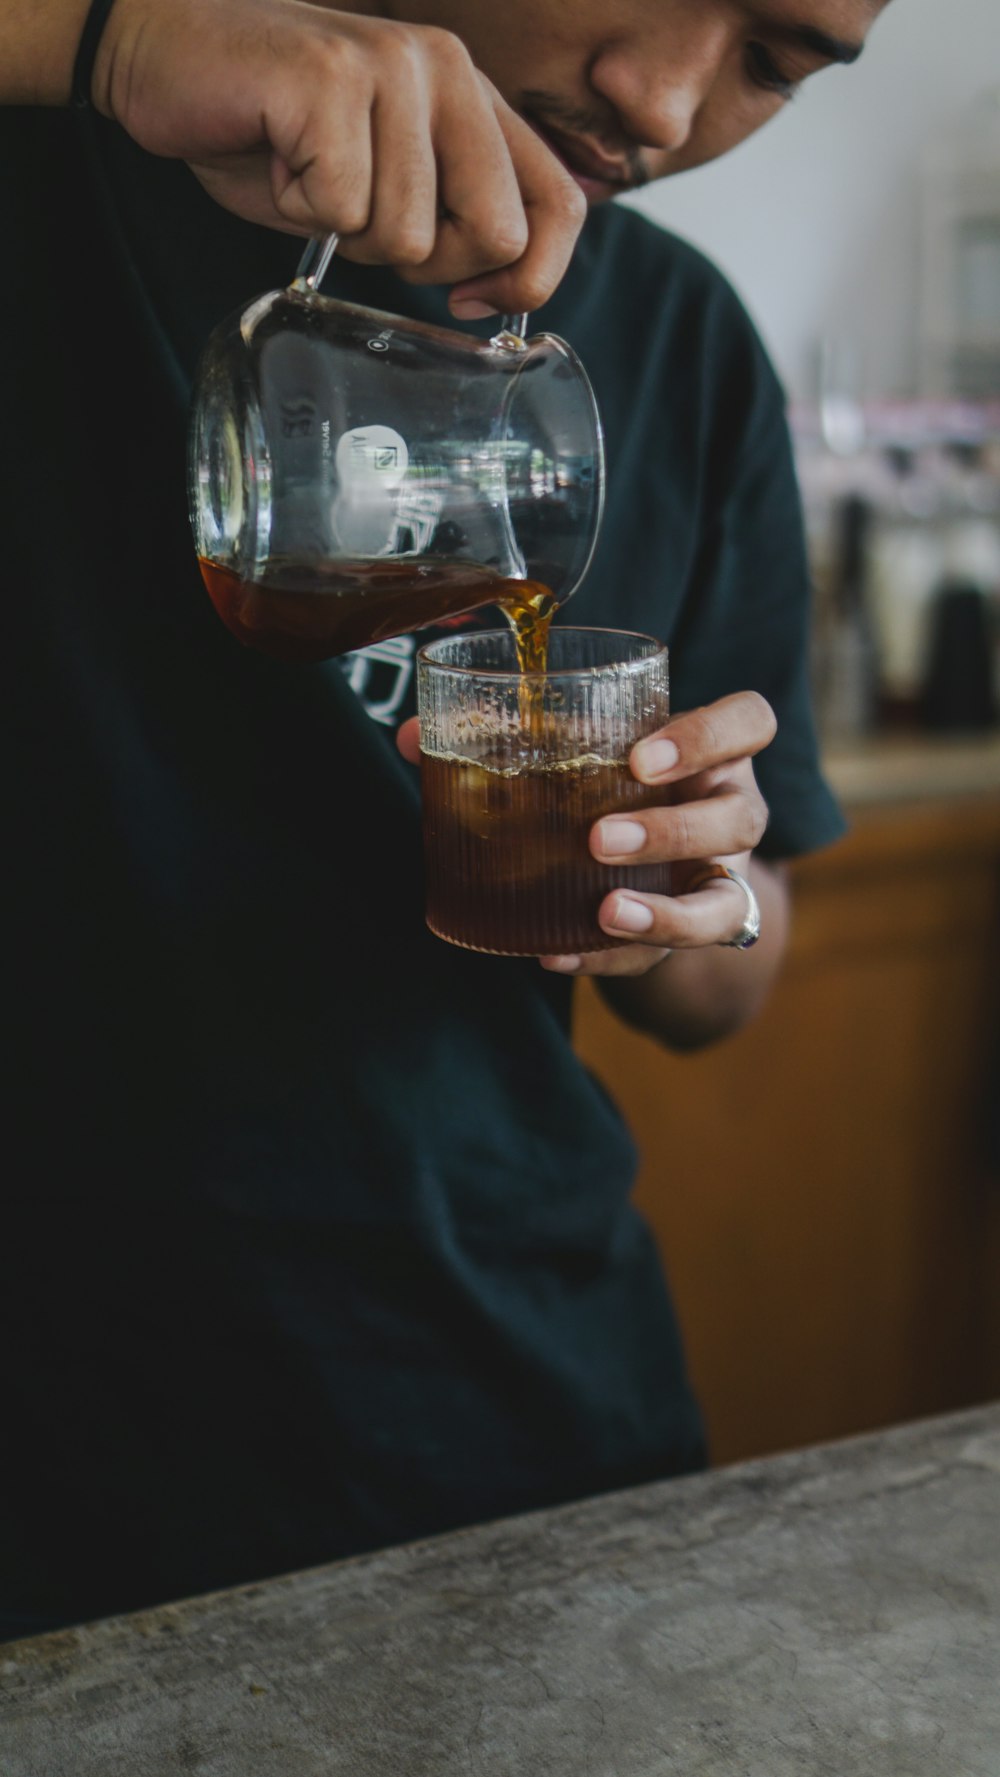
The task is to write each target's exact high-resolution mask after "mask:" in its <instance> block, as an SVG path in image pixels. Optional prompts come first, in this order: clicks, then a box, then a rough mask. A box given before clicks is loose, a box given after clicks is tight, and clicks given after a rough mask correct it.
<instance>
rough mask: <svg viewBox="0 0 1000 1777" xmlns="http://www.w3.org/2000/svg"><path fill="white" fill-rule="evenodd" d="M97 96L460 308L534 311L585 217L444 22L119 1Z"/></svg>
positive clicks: (246, 190)
mask: <svg viewBox="0 0 1000 1777" xmlns="http://www.w3.org/2000/svg"><path fill="white" fill-rule="evenodd" d="M73 10H74V11H75V12H76V13H77V14H78V11H79V8H78V7H77V8H75V9H73ZM92 97H93V102H94V104H95V105H96V106H97V108H98V109H99V110H100V111H101V112H102V113H104V115H105V116H108V117H112V118H114V119H115V120H116V121H117V122H118V123H119V124H121V125H122V127H123V128H124V129H125V130H127V131H128V134H129V135H130V136H132V137H133V138H134V140H135V141H136V142H138V143H139V144H140V145H141V146H142V147H143V148H146V149H148V150H149V151H150V152H151V153H153V154H159V155H164V156H168V157H170V158H173V159H179V160H185V161H187V162H188V164H189V165H190V167H191V168H192V170H193V171H194V173H195V174H196V175H197V177H198V178H199V179H200V181H201V183H202V185H203V186H204V187H205V189H206V191H207V192H208V193H209V194H210V196H212V197H213V198H215V199H216V201H217V202H218V203H220V204H222V205H224V206H225V208H226V209H228V210H232V211H234V212H235V214H236V215H238V216H243V217H245V218H246V219H247V220H248V221H251V222H257V223H262V224H263V225H264V226H266V227H270V228H278V229H284V230H286V231H288V232H290V233H292V234H300V235H314V234H326V233H329V232H331V231H333V230H335V231H336V232H337V233H338V234H339V235H340V236H341V237H342V240H341V246H340V251H341V252H342V253H343V254H344V256H345V257H346V258H349V259H355V260H359V261H362V262H364V263H366V264H386V265H392V266H395V267H396V268H397V269H398V270H399V271H400V272H401V273H402V275H403V276H404V277H407V278H409V279H411V280H412V281H414V282H417V283H427V284H451V285H453V286H457V288H455V289H453V291H452V297H451V306H452V311H453V313H455V314H456V315H459V316H469V315H470V314H472V313H474V312H476V308H477V306H478V305H482V307H481V309H480V312H486V311H488V310H490V309H493V310H497V311H502V312H505V313H519V312H521V311H522V310H526V309H534V308H537V307H539V305H540V304H541V303H543V302H544V301H545V300H546V298H547V297H548V296H549V295H550V294H551V292H552V291H553V290H554V289H555V287H556V285H557V284H558V282H559V280H560V278H561V277H562V274H563V272H564V271H565V269H566V266H567V264H568V262H569V258H570V255H571V253H572V250H573V245H574V242H575V240H576V237H577V234H578V233H579V230H580V226H581V224H582V221H583V217H584V215H585V213H586V205H585V202H584V199H583V197H582V195H581V193H580V191H579V190H578V188H577V186H576V185H575V183H574V182H573V180H572V179H571V178H570V176H569V174H568V173H566V171H565V170H564V168H563V167H562V166H561V165H560V164H559V162H558V161H557V160H556V159H555V157H554V155H552V154H551V153H550V152H549V150H548V148H546V147H545V145H544V144H543V143H542V142H541V141H540V140H539V138H538V137H537V136H536V135H535V133H534V131H533V130H531V129H529V127H528V125H527V124H526V123H524V122H523V121H522V119H521V118H519V117H518V116H517V115H516V113H515V112H513V111H512V110H511V109H510V107H509V106H508V105H506V104H505V102H504V100H503V99H502V98H501V97H500V94H499V93H498V92H497V91H496V89H495V88H494V87H493V86H491V84H490V82H489V81H488V80H487V79H486V78H485V76H484V75H482V74H481V73H479V71H478V70H477V69H476V68H475V67H474V66H473V64H472V61H471V60H470V58H469V55H468V53H467V51H466V50H465V49H464V47H463V46H462V44H461V43H460V42H459V39H458V38H457V37H455V36H453V35H452V34H451V33H450V32H447V31H442V30H438V29H435V28H431V27H425V26H409V25H399V24H395V23H392V22H389V21H386V20H383V19H373V18H367V17H363V16H359V15H356V14H354V13H351V12H341V11H330V10H327V9H325V8H324V7H322V6H312V5H305V4H301V3H300V0H115V4H114V6H113V7H112V10H111V14H110V17H109V19H108V22H107V24H106V26H105V29H104V34H103V36H102V39H101V43H100V47H99V50H98V54H97V60H96V63H95V67H94V79H93V92H92ZM470 304H471V305H472V306H471V307H470V306H469V305H470Z"/></svg>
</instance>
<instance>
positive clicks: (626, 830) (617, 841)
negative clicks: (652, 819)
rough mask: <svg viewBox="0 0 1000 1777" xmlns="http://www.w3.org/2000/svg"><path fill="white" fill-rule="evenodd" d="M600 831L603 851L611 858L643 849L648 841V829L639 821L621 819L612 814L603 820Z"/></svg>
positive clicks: (621, 856)
mask: <svg viewBox="0 0 1000 1777" xmlns="http://www.w3.org/2000/svg"><path fill="white" fill-rule="evenodd" d="M598 832H599V834H600V845H601V850H602V852H604V853H605V855H606V856H607V857H610V858H623V857H625V856H626V855H627V854H628V853H629V852H634V851H641V850H642V848H643V846H644V845H645V843H646V829H645V827H641V826H640V825H639V822H638V821H627V820H621V819H619V818H618V817H617V816H615V815H612V816H611V817H610V819H608V820H606V821H601V823H600V825H599V828H598Z"/></svg>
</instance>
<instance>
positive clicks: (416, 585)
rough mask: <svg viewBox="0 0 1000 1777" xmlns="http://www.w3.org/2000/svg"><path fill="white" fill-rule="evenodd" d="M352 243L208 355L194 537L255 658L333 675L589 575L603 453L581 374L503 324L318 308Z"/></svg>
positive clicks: (310, 259) (309, 265) (319, 261)
mask: <svg viewBox="0 0 1000 1777" xmlns="http://www.w3.org/2000/svg"><path fill="white" fill-rule="evenodd" d="M335 245H336V240H335V237H330V238H328V239H327V240H326V241H323V242H312V243H310V246H309V248H308V249H307V252H306V255H305V257H304V259H303V261H302V263H301V265H300V267H299V271H298V275H297V276H296V278H295V280H294V282H293V283H292V284H291V285H290V287H289V288H288V289H286V290H275V291H271V292H269V293H268V294H267V295H265V296H261V297H260V298H258V299H257V300H256V301H255V302H253V303H251V304H250V306H249V307H248V308H247V309H245V310H243V311H242V313H240V314H237V315H234V316H231V317H230V318H229V319H228V320H226V321H224V322H223V323H222V325H221V326H220V327H218V328H217V329H216V331H215V332H214V333H213V335H212V337H211V338H210V340H209V342H208V345H207V347H206V349H205V352H204V355H203V357H202V361H201V364H200V366H199V370H198V375H197V379H196V384H195V394H194V408H193V418H192V427H191V442H190V453H189V488H190V508H191V522H192V527H193V530H194V537H195V546H196V549H197V552H198V558H199V562H200V565H201V569H202V575H203V578H204V580H205V584H206V586H207V588H208V591H209V594H210V596H211V598H212V601H213V603H214V605H215V607H216V610H217V611H218V613H219V615H220V617H222V619H223V621H224V622H225V623H226V624H227V626H228V627H229V628H230V629H231V630H232V632H233V634H234V635H236V636H237V637H238V638H239V640H240V641H242V642H244V643H246V644H247V645H249V646H251V647H254V648H258V649H261V650H262V651H263V652H265V653H269V654H272V655H275V656H277V657H278V658H280V659H285V660H298V661H317V660H323V659H327V658H329V657H330V656H331V655H335V654H343V653H346V652H349V651H351V650H353V649H356V648H362V647H365V646H367V645H368V644H369V643H372V642H376V641H382V640H384V639H385V638H386V637H389V636H395V635H400V634H402V633H404V632H405V631H407V630H414V629H420V628H423V627H425V626H430V625H432V624H435V623H440V622H442V621H443V620H446V619H447V618H449V617H454V616H456V615H458V614H460V613H463V612H466V611H470V610H473V609H475V608H476V607H477V606H480V605H484V604H494V603H500V604H501V605H503V606H505V608H510V606H511V600H512V595H513V602H514V604H515V605H516V604H517V603H518V602H520V605H521V606H522V608H523V606H524V605H525V604H526V603H531V604H532V605H533V607H534V608H535V609H536V610H537V609H541V608H542V607H543V606H545V605H548V606H550V607H552V606H555V605H557V604H561V603H562V602H563V601H564V600H565V599H567V598H569V596H570V594H571V593H572V592H573V591H574V590H575V589H576V587H577V586H578V585H579V584H580V581H581V580H582V579H583V576H584V574H585V572H586V569H587V567H588V564H589V562H590V559H591V556H592V554H593V551H594V545H595V542H596V539H597V533H598V528H599V525H600V519H601V512H602V508H603V502H604V448H603V436H602V430H601V423H600V418H599V415H598V412H597V406H596V403H595V400H594V395H593V391H592V389H591V386H590V383H589V381H588V379H587V375H586V372H585V371H584V369H583V366H582V365H581V364H580V362H579V360H578V359H577V357H576V356H575V354H574V353H573V351H572V350H571V349H570V347H569V346H568V345H566V344H565V342H564V341H563V340H560V339H557V338H556V337H555V336H554V335H552V334H546V333H541V334H538V335H536V336H535V337H533V338H525V336H524V328H525V322H526V319H527V317H526V316H518V317H513V318H511V317H507V318H505V319H504V321H503V322H502V324H501V325H500V328H499V330H498V332H497V333H496V334H495V335H494V337H493V338H492V339H489V340H485V341H484V340H480V339H476V338H473V337H470V336H468V335H463V334H461V333H459V332H456V331H452V330H451V329H447V328H442V327H433V326H429V325H426V324H424V323H421V322H417V321H409V320H401V319H399V318H398V317H396V316H393V315H386V314H379V313H376V312H374V311H372V310H370V309H366V308H361V307H357V306H355V305H353V304H349V303H342V302H335V301H332V300H330V299H329V298H327V297H324V296H321V295H320V294H319V292H318V286H319V283H320V280H321V278H322V276H323V273H324V271H325V270H326V267H327V265H328V263H329V259H330V255H331V253H332V251H333V249H334V247H335Z"/></svg>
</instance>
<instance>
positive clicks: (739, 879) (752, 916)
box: [718, 864, 760, 950]
mask: <svg viewBox="0 0 1000 1777" xmlns="http://www.w3.org/2000/svg"><path fill="white" fill-rule="evenodd" d="M718 867H719V869H720V870H721V871H722V872H723V873H724V875H726V876H728V878H729V880H730V882H735V884H736V886H737V888H741V889H742V890H743V893H744V895H745V896H746V903H747V910H746V916H745V918H744V920H743V924H742V925H741V927H740V929H739V931H738V932H737V934H736V936H735V938H722V939H720V943H721V944H722V945H723V947H724V948H725V949H727V950H749V949H750V946H751V945H752V944H756V942H757V939H758V938H759V937H760V902H759V901H758V899H757V896H756V895H755V894H754V892H753V889H752V888H751V887H750V884H749V883H748V881H747V879H746V877H745V876H741V875H740V873H739V871H738V870H730V868H729V866H728V864H720V865H719V866H718Z"/></svg>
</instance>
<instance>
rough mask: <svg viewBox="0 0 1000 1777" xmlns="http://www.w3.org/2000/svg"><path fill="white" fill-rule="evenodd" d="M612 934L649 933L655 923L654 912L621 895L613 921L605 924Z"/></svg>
mask: <svg viewBox="0 0 1000 1777" xmlns="http://www.w3.org/2000/svg"><path fill="white" fill-rule="evenodd" d="M605 923H606V924H607V926H608V929H609V930H610V931H612V932H648V931H649V928H650V926H651V925H652V923H653V910H652V908H651V907H647V906H646V905H645V904H644V903H643V902H642V901H633V900H632V898H631V896H630V895H619V896H618V899H617V901H616V902H615V910H614V913H613V914H612V916H611V919H610V920H608V921H606V922H605Z"/></svg>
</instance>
